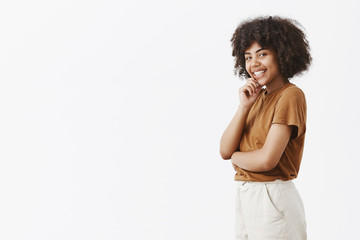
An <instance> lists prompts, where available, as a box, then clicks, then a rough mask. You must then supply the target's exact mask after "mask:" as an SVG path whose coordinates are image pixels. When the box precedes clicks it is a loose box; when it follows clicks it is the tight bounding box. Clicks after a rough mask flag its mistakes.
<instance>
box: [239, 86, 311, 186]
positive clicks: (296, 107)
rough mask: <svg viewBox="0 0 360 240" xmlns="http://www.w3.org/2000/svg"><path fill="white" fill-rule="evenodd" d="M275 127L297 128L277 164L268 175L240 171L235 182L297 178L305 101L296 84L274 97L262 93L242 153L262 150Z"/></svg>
mask: <svg viewBox="0 0 360 240" xmlns="http://www.w3.org/2000/svg"><path fill="white" fill-rule="evenodd" d="M273 123H278V124H285V125H290V126H295V127H294V128H293V129H294V131H293V132H292V134H291V137H290V140H289V143H288V144H287V146H286V148H285V151H284V153H283V154H282V156H281V158H280V160H279V162H278V164H277V165H276V167H275V168H273V169H272V170H270V171H267V172H251V171H247V170H244V169H241V168H240V167H237V168H236V170H237V171H236V175H235V180H236V181H237V180H241V181H258V182H264V181H273V180H276V179H281V180H285V181H286V180H291V179H294V178H296V177H297V175H298V172H299V168H300V163H301V157H302V154H303V149H304V140H305V131H306V100H305V95H304V93H303V92H302V91H301V89H300V88H298V87H297V86H296V85H295V84H293V83H287V84H285V85H284V86H283V87H281V88H280V89H278V90H276V91H274V92H271V93H267V92H266V89H262V90H261V92H260V95H259V96H258V98H257V99H256V101H255V103H254V105H253V106H252V108H251V110H250V112H249V114H248V116H247V119H246V123H245V129H244V132H243V137H242V139H241V141H240V151H242V152H248V151H252V150H256V149H260V148H261V147H262V146H263V145H264V143H265V140H266V137H267V134H268V132H269V130H270V127H271V124H273Z"/></svg>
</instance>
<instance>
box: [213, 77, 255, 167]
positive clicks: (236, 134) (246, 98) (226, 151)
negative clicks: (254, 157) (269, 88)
mask: <svg viewBox="0 0 360 240" xmlns="http://www.w3.org/2000/svg"><path fill="white" fill-rule="evenodd" d="M260 90H261V87H260V85H259V84H258V83H257V82H256V80H254V79H252V78H249V79H248V81H247V83H246V84H245V85H244V86H242V87H241V88H240V89H239V100H240V105H239V107H238V110H237V111H236V114H235V116H234V117H233V119H232V120H231V122H230V124H229V126H228V127H227V128H226V129H225V131H224V133H223V135H222V137H221V140H220V155H221V157H222V158H223V159H224V160H227V159H230V158H231V155H232V154H233V153H234V152H235V151H236V150H238V148H239V145H240V140H241V137H242V134H243V130H244V127H245V121H246V118H247V115H248V113H249V111H250V109H251V107H252V105H253V104H254V102H255V100H256V98H257V97H258V96H259V94H260Z"/></svg>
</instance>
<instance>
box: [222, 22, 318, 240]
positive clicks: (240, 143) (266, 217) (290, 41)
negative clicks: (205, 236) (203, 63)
mask: <svg viewBox="0 0 360 240" xmlns="http://www.w3.org/2000/svg"><path fill="white" fill-rule="evenodd" d="M231 42H232V46H233V56H234V57H235V60H236V61H235V66H234V67H235V73H236V74H238V75H239V76H246V77H247V82H246V83H245V84H244V85H243V86H242V87H241V88H240V89H239V100H240V104H239V107H238V109H237V111H236V113H235V116H234V117H233V119H232V120H231V122H230V124H229V126H228V127H227V128H226V130H225V131H224V133H223V135H222V137H221V141H220V154H221V157H222V158H223V159H225V160H228V159H230V160H231V162H232V164H233V167H234V169H235V170H236V174H235V183H236V203H235V206H236V209H235V211H236V214H235V216H236V218H235V224H236V227H235V235H236V239H241V240H244V239H249V240H254V239H259V240H267V239H276V240H280V239H291V240H293V239H301V240H303V239H306V222H305V213H304V207H303V203H302V200H301V197H300V195H299V193H298V191H297V189H296V187H295V185H294V183H293V182H292V180H293V179H295V178H296V177H297V175H298V172H299V168H300V163H301V158H302V153H303V148H304V139H305V131H306V101H305V96H304V93H303V92H302V91H301V89H300V88H298V87H297V86H296V85H294V84H293V83H290V82H289V80H290V79H291V78H292V77H293V76H295V75H298V74H300V73H302V72H304V71H306V70H307V69H308V67H309V65H310V63H311V56H310V52H309V51H310V48H309V45H308V41H307V40H306V37H305V34H304V32H303V31H302V30H301V29H300V25H299V24H298V23H297V22H296V21H294V20H291V19H286V18H281V17H260V18H256V19H252V20H248V21H245V22H243V23H241V24H240V25H239V26H238V27H237V28H236V30H235V32H234V34H233V36H232V38H231Z"/></svg>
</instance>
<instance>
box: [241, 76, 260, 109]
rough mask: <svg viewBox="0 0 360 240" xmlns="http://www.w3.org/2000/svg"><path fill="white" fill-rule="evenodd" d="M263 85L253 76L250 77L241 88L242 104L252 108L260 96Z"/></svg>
mask: <svg viewBox="0 0 360 240" xmlns="http://www.w3.org/2000/svg"><path fill="white" fill-rule="evenodd" d="M260 90H261V86H260V85H259V84H258V83H257V81H256V80H255V79H253V78H248V79H247V82H246V84H244V86H242V87H241V88H240V89H239V100H240V106H241V107H244V108H251V107H252V105H253V104H254V102H255V100H256V98H257V97H258V96H259V94H260Z"/></svg>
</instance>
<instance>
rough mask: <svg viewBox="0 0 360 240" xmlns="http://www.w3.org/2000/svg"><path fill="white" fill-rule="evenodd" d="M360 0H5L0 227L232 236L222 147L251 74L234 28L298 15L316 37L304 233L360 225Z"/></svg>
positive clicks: (307, 86) (73, 235) (120, 235)
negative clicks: (239, 67) (239, 62)
mask: <svg viewBox="0 0 360 240" xmlns="http://www.w3.org/2000/svg"><path fill="white" fill-rule="evenodd" d="M359 7H360V5H359V3H358V2H356V1H355V0H354V1H350V0H347V1H309V0H305V1H304V0H302V1H285V0H284V1H265V0H259V1H255V2H254V1H239V0H238V1H235V0H234V1H205V0H199V1H192V0H191V1H190V0H186V1H184V0H183V1H164V0H155V1H145V0H140V1H110V0H105V1H82V0H75V1H74V0H72V1H70V0H66V1H39V0H35V1H1V3H0V34H1V38H0V239H4V240H5V239H6V240H48V239H51V240H60V239H61V240H62V239H69V240H70V239H74V240H78V239H88V240H95V239H108V240H112V239H114V240H115V239H129V240H143V239H148V240H150V239H154V240H168V239H172V240H185V239H186V240H198V239H214V240H215V239H233V224H234V221H233V202H234V201H233V197H234V195H233V175H234V171H233V169H232V167H231V164H230V162H228V161H223V160H222V159H221V158H220V155H219V141H220V137H221V134H222V132H223V131H224V129H225V128H226V126H227V124H228V123H229V121H230V120H231V118H232V117H233V114H234V113H235V111H236V108H237V105H238V95H237V94H238V88H239V87H240V86H241V85H242V84H243V83H242V82H241V81H240V80H239V79H237V78H236V77H235V76H234V75H233V64H234V62H233V58H232V56H231V47H230V38H231V35H232V33H233V31H234V30H235V28H236V26H237V25H238V23H239V22H240V21H242V20H244V19H246V18H248V17H254V16H258V15H263V14H277V15H280V16H284V17H290V18H295V19H297V20H299V22H300V23H301V24H302V25H303V26H304V28H305V29H306V33H307V35H308V39H309V41H310V45H311V47H312V56H313V59H314V61H313V65H312V67H311V69H310V71H309V72H308V73H306V74H304V75H303V76H301V77H300V78H295V79H294V80H293V82H294V83H295V84H296V85H298V86H299V87H301V88H302V89H303V91H304V92H305V94H306V97H307V102H308V122H307V136H306V145H305V150H304V156H303V162H302V166H301V169H300V174H299V177H298V179H296V180H295V182H296V184H297V186H298V189H299V191H300V193H301V195H302V197H303V200H304V204H305V209H306V217H307V223H308V236H309V239H327V240H338V239H354V238H356V237H355V236H357V234H358V231H357V227H358V226H357V225H358V224H357V223H356V222H357V219H358V216H359V213H360V211H359V210H360V207H359V205H358V203H359V201H360V197H359V196H360V195H359V194H358V182H359V176H358V169H359V167H360V163H359V160H360V159H359V154H358V149H359V141H358V136H357V135H358V133H359V130H360V129H359V121H360V117H359V106H358V105H359V99H358V96H359V94H358V89H359V81H360V79H359V76H358V70H359V56H360V52H359V48H358V43H359V42H360V37H359V34H360V31H359V28H358V23H359V21H360V17H359V15H358V14H357V13H358V12H359Z"/></svg>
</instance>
